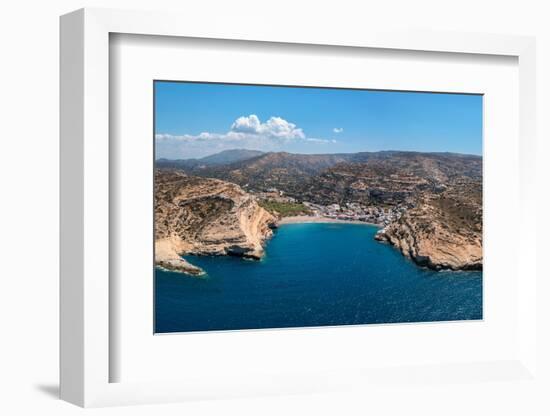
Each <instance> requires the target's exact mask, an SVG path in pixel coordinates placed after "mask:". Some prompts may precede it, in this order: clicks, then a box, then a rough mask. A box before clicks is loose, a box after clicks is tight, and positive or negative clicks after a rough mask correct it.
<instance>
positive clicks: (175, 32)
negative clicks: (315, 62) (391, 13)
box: [60, 9, 537, 407]
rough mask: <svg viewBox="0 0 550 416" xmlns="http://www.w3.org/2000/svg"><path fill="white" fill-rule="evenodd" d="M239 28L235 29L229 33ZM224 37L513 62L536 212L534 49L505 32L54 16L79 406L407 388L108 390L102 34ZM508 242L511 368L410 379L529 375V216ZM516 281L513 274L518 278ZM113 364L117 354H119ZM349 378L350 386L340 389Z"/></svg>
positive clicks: (525, 182)
mask: <svg viewBox="0 0 550 416" xmlns="http://www.w3.org/2000/svg"><path fill="white" fill-rule="evenodd" d="M236 27H238V28H239V30H238V31H237V30H236V29H235V28H236ZM114 33H119V34H135V35H155V36H170V37H185V38H203V39H225V40H240V41H243V40H244V41H250V42H278V43H282V44H302V45H331V46H334V47H355V48H382V49H390V50H393V49H397V50H411V51H431V52H439V53H453V54H484V55H504V56H511V57H516V58H517V59H518V62H519V64H518V65H519V137H520V142H519V144H520V146H519V162H518V163H519V165H520V169H519V172H520V177H519V178H518V182H519V186H520V193H519V194H520V196H521V200H520V201H518V203H519V204H520V207H519V209H520V212H522V213H532V212H535V210H534V209H533V207H534V206H535V200H534V199H533V198H534V197H533V195H535V192H533V189H532V187H533V186H534V185H533V184H534V180H533V177H534V169H535V163H534V161H535V149H534V144H535V139H536V137H535V130H534V129H535V127H534V126H535V125H536V123H535V121H536V120H535V119H534V118H535V114H536V112H535V90H536V84H535V41H534V39H533V38H530V37H518V36H507V35H486V34H464V33H437V34H434V33H428V32H425V33H422V32H401V33H400V32H395V31H388V32H384V31H378V30H374V29H371V30H358V31H354V30H353V29H350V30H349V31H339V32H338V33H332V34H328V33H327V32H326V31H324V30H320V29H315V28H314V27H313V28H310V29H309V30H308V31H307V32H306V31H303V30H301V28H293V27H291V28H285V30H284V31H281V30H279V28H278V27H277V26H276V25H270V24H267V23H266V22H262V24H261V25H254V24H250V25H247V24H246V23H245V22H242V24H238V25H236V24H235V22H226V21H223V20H220V21H217V22H216V24H215V25H204V22H200V21H197V20H193V19H189V18H187V17H186V16H180V15H174V14H167V13H151V12H134V11H132V12H130V11H118V10H106V9H82V10H78V11H76V12H73V13H70V14H68V15H65V16H63V17H62V18H61V340H60V347H61V357H60V358H61V390H60V394H61V398H62V399H64V400H67V401H69V402H71V403H75V404H77V405H80V406H85V407H87V406H106V405H118V404H138V403H157V402H166V401H182V400H190V399H195V398H209V397H212V398H215V397H238V396H249V395H255V394H279V393H285V392H286V393H300V392H322V391H327V390H334V389H341V388H345V386H344V385H343V384H342V380H343V379H347V380H353V382H354V383H357V384H359V385H361V384H364V385H369V384H371V385H372V384H376V383H378V382H386V383H387V382H388V380H389V379H393V380H406V379H407V378H408V377H410V371H407V370H406V369H404V370H403V371H401V372H399V370H396V369H395V368H393V369H389V368H381V369H378V370H376V371H370V372H368V373H362V372H357V371H351V370H349V369H347V370H346V369H344V368H342V369H337V370H334V373H332V374H331V375H330V377H329V376H327V377H325V378H323V377H321V378H319V377H318V375H315V374H304V375H299V376H297V375H296V374H281V375H280V376H279V377H277V378H273V377H266V378H264V379H255V380H235V376H234V374H222V375H221V376H220V377H219V378H218V379H217V380H216V382H215V383H212V381H211V380H197V379H189V380H187V381H174V382H170V381H160V382H159V381H150V382H139V383H138V382H129V383H126V382H116V383H115V382H111V376H110V371H109V368H110V365H111V363H112V362H113V361H114V360H116V359H117V357H116V356H114V354H113V351H112V350H111V349H110V347H109V346H110V337H111V336H112V333H111V332H110V315H109V309H110V307H112V306H113V305H110V302H112V298H111V297H110V296H109V292H110V290H113V288H112V287H110V281H109V275H110V267H112V265H111V262H110V259H109V255H110V253H109V227H110V218H111V215H110V209H111V207H110V203H109V201H110V195H109V189H110V171H112V170H113V166H112V165H111V164H112V163H113V161H112V160H110V158H109V136H110V131H109V117H110V113H109V95H110V85H109V37H110V34H114ZM519 221H520V223H521V229H522V233H521V234H520V239H519V240H518V241H517V242H515V244H517V252H518V258H519V260H518V262H519V264H520V266H521V273H522V279H521V282H520V285H519V286H518V293H517V311H518V312H517V323H516V325H517V326H518V336H517V339H518V342H519V345H518V348H517V351H518V354H517V355H516V356H514V357H510V359H508V360H499V361H498V362H497V361H495V362H492V361H483V362H476V363H467V364H466V363H463V364H460V365H459V364H454V363H442V364H441V365H440V366H433V365H432V366H426V367H425V368H422V366H420V369H419V370H417V371H418V372H417V373H415V374H416V375H415V377H417V379H418V378H420V379H430V378H433V375H434V373H437V374H438V375H441V374H443V375H444V377H448V378H449V379H456V378H460V379H462V380H467V381H471V382H476V381H479V379H476V377H475V376H472V374H475V373H476V371H477V372H479V371H482V372H484V374H485V375H487V373H488V372H489V373H490V372H494V374H500V375H502V374H504V375H505V376H506V377H508V378H512V379H514V378H516V377H517V379H518V380H522V379H524V378H525V377H534V376H535V375H536V369H537V366H536V354H535V353H536V314H537V312H536V302H535V298H536V278H537V271H536V269H535V263H536V262H535V259H534V258H533V256H534V255H535V251H536V250H534V249H532V248H533V244H534V241H536V236H535V230H536V218H535V217H534V216H533V215H522V216H521V218H520V220H519ZM518 273H519V272H518ZM118 358H119V357H118ZM348 382H349V381H348Z"/></svg>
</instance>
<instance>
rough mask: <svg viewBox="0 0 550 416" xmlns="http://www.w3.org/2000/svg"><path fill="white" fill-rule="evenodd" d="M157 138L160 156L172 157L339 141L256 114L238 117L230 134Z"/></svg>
mask: <svg viewBox="0 0 550 416" xmlns="http://www.w3.org/2000/svg"><path fill="white" fill-rule="evenodd" d="M155 139H156V152H157V157H166V158H171V159H175V158H190V157H201V156H204V155H208V154H212V153H215V152H219V151H222V150H227V149H234V148H247V149H256V150H263V151H277V150H280V149H282V148H283V147H284V146H287V145H293V144H300V143H302V144H307V143H311V144H312V145H313V144H323V143H325V144H326V143H335V142H336V141H334V140H325V139H319V138H311V137H307V136H306V135H305V133H304V131H303V130H302V129H301V128H299V127H298V126H296V124H294V123H291V122H289V121H287V120H285V119H283V118H281V117H270V118H269V119H268V120H267V121H266V122H264V123H262V122H261V120H260V119H259V118H258V116H257V115H255V114H251V115H249V116H241V117H239V118H237V119H236V120H235V121H234V122H233V124H231V127H230V129H229V131H228V132H226V133H211V132H202V133H200V134H198V135H191V134H183V135H172V134H156V135H155Z"/></svg>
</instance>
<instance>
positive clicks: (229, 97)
mask: <svg viewBox="0 0 550 416" xmlns="http://www.w3.org/2000/svg"><path fill="white" fill-rule="evenodd" d="M152 104H153V108H154V137H153V138H152V140H153V141H154V159H155V160H154V164H155V168H154V247H153V249H154V259H155V264H154V333H157V334H161V333H183V332H196V331H228V330H252V329H256V330H258V329H276V328H311V327H327V326H344V325H367V324H398V323H421V322H438V321H468V320H471V321H476V320H482V319H483V190H482V188H483V186H482V185H483V156H482V155H483V95H481V94H467V93H463V94H462V93H444V92H430V91H426V92H424V91H397V90H396V91H392V90H369V89H357V88H354V89H351V88H331V87H311V86H279V85H253V84H229V83H212V82H208V83H207V82H187V81H169V80H166V81H165V80H156V81H154V102H153V103H152Z"/></svg>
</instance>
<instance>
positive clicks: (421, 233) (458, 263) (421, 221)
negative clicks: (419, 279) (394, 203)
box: [375, 199, 483, 271]
mask: <svg viewBox="0 0 550 416" xmlns="http://www.w3.org/2000/svg"><path fill="white" fill-rule="evenodd" d="M453 201H455V203H459V202H456V201H458V200H457V199H453ZM438 202H439V201H437V200H436V201H434V200H429V201H423V202H421V203H420V204H419V205H418V206H417V207H415V208H413V209H411V210H409V211H407V212H405V214H403V215H402V216H401V218H399V219H398V220H397V221H394V222H392V223H390V224H389V225H388V226H386V227H385V228H383V229H381V230H380V231H378V233H377V234H376V236H375V239H376V240H378V241H385V242H388V243H390V244H391V245H393V246H394V247H395V248H397V249H398V250H400V251H401V253H402V254H403V255H404V256H405V257H409V258H410V259H412V260H413V261H414V262H415V263H416V264H417V265H419V266H422V267H427V268H429V269H432V270H455V271H458V270H482V269H483V249H482V232H481V222H480V221H481V215H480V214H479V217H478V218H476V216H475V215H473V216H472V217H473V218H476V220H477V221H479V222H476V221H471V224H469V226H468V227H457V226H456V225H454V226H453V223H452V222H453V221H455V220H456V219H452V218H449V215H446V212H443V211H442V210H441V209H440V207H439V205H438ZM461 209H463V210H465V212H467V207H461Z"/></svg>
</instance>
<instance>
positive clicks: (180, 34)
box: [61, 9, 536, 406]
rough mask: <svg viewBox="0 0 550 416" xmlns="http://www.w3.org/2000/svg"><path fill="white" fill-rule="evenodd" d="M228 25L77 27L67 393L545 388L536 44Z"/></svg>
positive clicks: (67, 237)
mask: <svg viewBox="0 0 550 416" xmlns="http://www.w3.org/2000/svg"><path fill="white" fill-rule="evenodd" d="M182 22H185V24H182ZM228 25H229V22H223V21H220V22H219V24H216V25H210V26H209V28H208V29H205V26H204V25H201V24H200V22H199V21H195V20H193V19H191V18H190V17H185V16H183V17H182V16H173V15H168V14H163V13H158V14H156V13H142V12H122V11H112V10H96V9H92V10H89V9H86V10H80V11H77V12H74V13H72V14H69V15H66V16H63V17H62V19H61V80H62V87H61V102H62V106H61V113H62V119H61V209H62V211H61V244H62V259H61V396H62V398H63V399H65V400H68V401H70V402H72V403H75V404H78V405H81V406H105V405H114V404H137V403H154V402H164V401H181V400H193V399H197V398H203V399H204V398H223V397H247V396H254V395H265V394H269V395H271V394H283V393H292V394H296V393H302V392H324V391H334V390H347V389H352V388H353V389H359V390H361V389H362V388H366V387H367V386H368V388H369V389H371V390H373V389H374V390H376V389H377V388H378V387H377V386H379V384H386V385H387V383H390V384H393V383H397V384H401V385H407V384H410V383H419V382H420V383H422V382H428V381H429V380H434V377H436V378H437V380H440V381H441V380H444V381H450V382H453V381H456V380H458V379H460V380H462V381H466V382H468V383H478V382H480V381H487V380H491V381H502V380H508V381H510V380H511V381H516V380H517V381H521V380H526V379H530V378H532V377H533V374H534V372H535V369H536V362H535V360H534V351H535V347H536V337H535V335H536V324H535V322H536V320H535V318H536V303H535V302H534V298H535V293H536V292H535V284H536V270H535V268H534V264H535V263H534V261H532V256H534V251H535V250H534V249H533V245H534V244H535V243H534V241H535V238H534V237H533V233H534V232H535V229H536V226H535V225H536V224H535V219H534V218H533V216H530V215H525V214H526V213H528V212H530V210H531V209H532V205H533V204H534V201H533V200H532V199H530V198H526V197H525V195H528V194H529V192H528V191H529V189H530V187H531V186H532V181H531V179H532V175H533V166H534V163H533V161H534V151H533V148H532V144H533V141H534V130H533V125H534V123H533V117H534V114H535V112H534V106H535V101H534V90H535V83H534V77H533V71H534V41H533V40H532V39H531V38H523V37H515V36H490V35H480V34H475V35H474V34H449V33H447V34H437V36H434V35H433V34H426V33H420V32H419V33H410V32H407V33H405V32H404V33H399V32H391V33H388V32H384V31H377V30H374V29H372V30H369V31H365V32H361V33H354V32H352V31H350V32H346V31H341V32H338V34H332V35H330V36H328V37H327V36H325V34H324V33H325V32H324V30H322V28H319V29H318V30H316V29H312V30H311V31H309V32H308V34H307V35H306V34H304V33H302V32H301V31H300V30H299V29H298V28H295V29H293V28H291V29H289V30H287V31H285V32H284V33H281V32H280V31H279V30H278V29H277V28H276V27H271V26H270V25H262V26H261V27H259V26H256V25H253V26H250V27H248V26H246V25H244V26H240V27H242V28H248V29H246V31H245V32H246V33H238V34H237V33H235V32H234V31H232V28H233V27H234V26H228ZM220 63H223V64H220ZM518 149H519V152H518ZM510 218H514V219H516V220H517V222H518V223H519V226H518V227H510V226H509V221H510ZM503 258H505V259H506V262H503V261H502V259H503ZM520 277H521V278H520ZM404 346H406V348H405V347H404Z"/></svg>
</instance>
